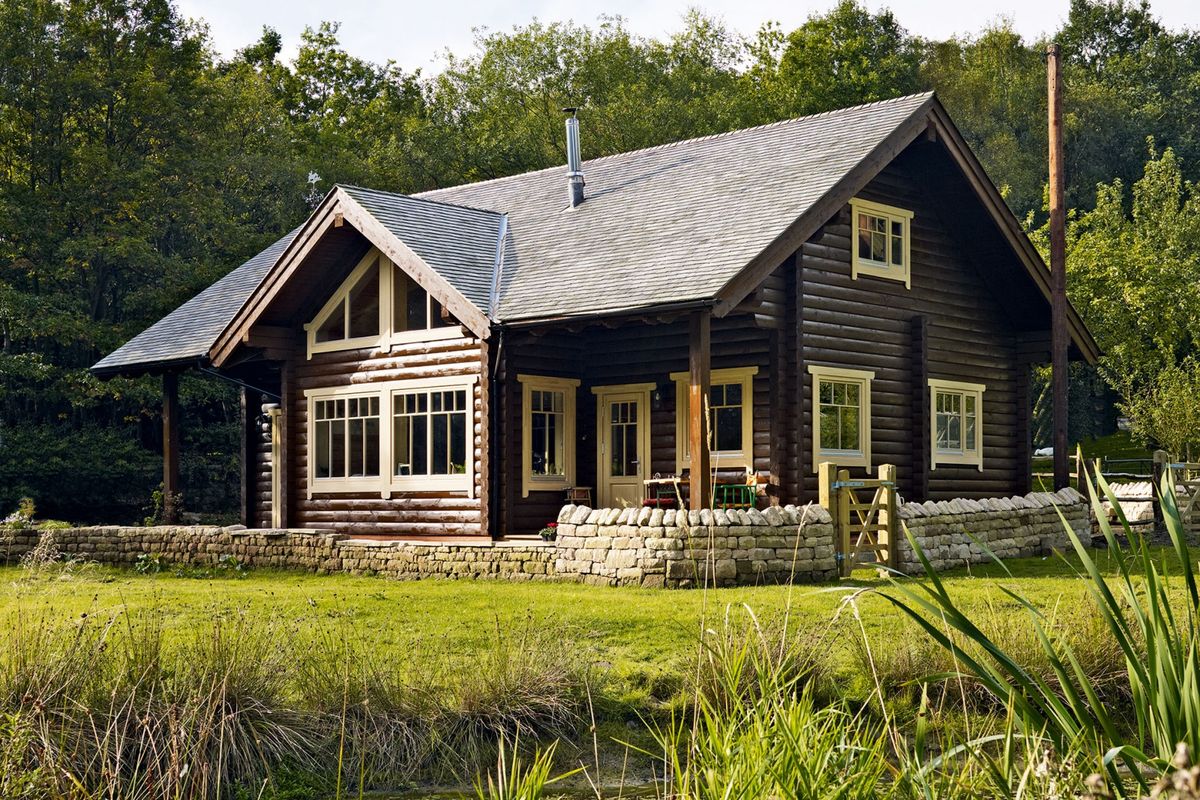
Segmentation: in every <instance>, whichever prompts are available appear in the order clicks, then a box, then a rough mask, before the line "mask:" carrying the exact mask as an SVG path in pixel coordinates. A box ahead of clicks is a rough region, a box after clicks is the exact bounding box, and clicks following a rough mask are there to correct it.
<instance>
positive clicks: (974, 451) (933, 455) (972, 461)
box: [929, 378, 987, 472]
mask: <svg viewBox="0 0 1200 800" xmlns="http://www.w3.org/2000/svg"><path fill="white" fill-rule="evenodd" d="M986 391H987V386H986V385H984V384H982V383H966V382H964V381H950V380H942V379H940V378H930V379H929V468H930V470H935V469H937V467H938V465H939V464H946V465H957V466H969V467H975V468H977V469H978V470H979V471H980V472H983V393H984V392H986ZM939 394H956V395H959V396H960V397H962V399H963V404H964V406H965V404H966V398H967V397H972V398H974V400H975V447H973V448H967V447H966V442H965V438H966V437H965V431H964V437H963V438H964V442H963V447H962V448H960V449H958V450H943V449H939V448H938V444H937V398H938V395H939ZM963 413H964V414H965V413H966V412H965V409H964V412H963Z"/></svg>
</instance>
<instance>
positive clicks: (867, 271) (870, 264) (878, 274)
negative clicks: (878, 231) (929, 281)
mask: <svg viewBox="0 0 1200 800" xmlns="http://www.w3.org/2000/svg"><path fill="white" fill-rule="evenodd" d="M863 275H866V276H868V277H871V278H882V279H883V280H888V281H895V282H896V283H903V284H904V286H905V288H909V289H911V288H912V283H911V279H910V277H909V273H908V271H907V270H904V269H902V268H900V267H885V266H884V265H882V264H879V263H876V262H874V261H863V260H862V259H859V260H858V261H856V262H854V274H853V275H851V276H850V277H852V278H854V279H855V280H857V279H858V278H860V277H862V276H863Z"/></svg>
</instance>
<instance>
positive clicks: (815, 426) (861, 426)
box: [808, 364, 875, 473]
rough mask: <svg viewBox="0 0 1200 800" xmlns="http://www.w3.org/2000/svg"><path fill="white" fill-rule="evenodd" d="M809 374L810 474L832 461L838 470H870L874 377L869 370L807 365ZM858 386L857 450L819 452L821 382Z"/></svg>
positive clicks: (820, 449) (820, 450) (821, 450)
mask: <svg viewBox="0 0 1200 800" xmlns="http://www.w3.org/2000/svg"><path fill="white" fill-rule="evenodd" d="M808 374H809V375H811V376H812V471H813V472H814V473H815V472H818V471H819V469H820V464H821V462H822V461H832V462H833V463H835V464H837V465H838V466H839V467H863V468H865V469H867V470H868V471H869V470H870V469H871V381H873V380H874V379H875V373H874V372H872V371H870V370H862V369H846V368H844V367H829V366H822V365H819V364H810V365H809V367H808ZM822 380H828V381H836V382H838V383H857V384H858V385H859V392H858V397H859V405H858V431H859V448H858V449H857V450H823V449H822V448H821V381H822Z"/></svg>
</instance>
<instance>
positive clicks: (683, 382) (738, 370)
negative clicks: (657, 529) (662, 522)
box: [670, 366, 758, 472]
mask: <svg viewBox="0 0 1200 800" xmlns="http://www.w3.org/2000/svg"><path fill="white" fill-rule="evenodd" d="M757 374H758V367H756V366H747V367H731V368H728V369H714V370H712V371H711V372H710V373H709V378H708V384H709V386H710V387H711V386H723V385H727V384H733V383H737V384H741V386H742V449H741V450H714V451H712V452H711V453H709V462H710V466H712V467H713V468H716V467H718V466H722V465H723V466H744V467H746V468H747V469H753V468H754V376H755V375H757ZM670 378H671V380H672V381H674V382H675V471H676V472H682V471H683V470H685V469H688V468H689V467H691V464H692V454H691V444H690V443H691V437H690V436H689V435H688V433H689V429H690V427H691V426H690V423H689V422H688V418H689V417H690V416H691V415H690V414H689V413H688V412H689V409H688V394H689V387H690V385H691V383H690V381H691V376H690V373H687V372H672V373H671V375H670ZM707 403H708V399H707V398H706V399H705V404H706V406H705V408H706V410H707ZM710 428H711V423H710ZM712 433H713V432H712V430H710V431H709V434H710V435H712Z"/></svg>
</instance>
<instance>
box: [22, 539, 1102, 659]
mask: <svg viewBox="0 0 1200 800" xmlns="http://www.w3.org/2000/svg"><path fill="white" fill-rule="evenodd" d="M1097 557H1098V558H1099V559H1100V561H1101V563H1102V564H1107V562H1108V559H1107V556H1106V554H1105V553H1104V552H1103V551H1100V552H1098V553H1097ZM1072 564H1073V560H1072V562H1070V563H1064V562H1063V561H1062V560H1061V559H1059V558H1058V557H1056V556H1055V557H1047V558H1039V559H1023V560H1018V561H1010V562H1008V566H1009V568H1010V569H1012V570H1013V572H1014V573H1015V577H1014V578H1012V579H1009V578H1007V577H1004V576H1003V572H1002V571H1001V570H1000V569H999V568H997V567H995V566H990V565H989V566H988V567H986V568H977V569H973V570H971V571H970V572H967V571H958V572H954V573H950V574H949V576H948V578H947V584H948V586H949V588H950V590H951V591H952V592H953V593H954V594H955V595H956V596H958V597H959V598H960V599H961V600H962V602H963V603H964V604H965V605H966V606H967V607H968V608H969V609H974V610H978V611H979V612H980V614H981V615H985V614H986V615H990V616H993V617H994V616H996V615H997V612H1000V614H1001V615H1002V616H1008V613H1007V612H1008V610H1009V609H1011V612H1012V613H1013V614H1019V613H1020V610H1019V608H1018V607H1017V606H1016V604H1015V603H1014V602H1013V601H1012V600H1010V599H1009V598H1007V597H1006V596H1005V595H1004V594H1003V593H1002V592H1001V591H1000V586H1001V585H1006V586H1009V587H1010V588H1014V589H1016V590H1017V591H1019V592H1020V593H1022V594H1025V595H1026V596H1028V597H1030V598H1031V599H1033V600H1034V602H1035V603H1038V604H1040V605H1043V606H1045V607H1047V608H1050V607H1054V606H1058V607H1064V608H1073V607H1078V606H1079V605H1080V604H1081V603H1085V602H1086V601H1085V600H1084V596H1085V595H1084V591H1085V586H1084V583H1083V581H1081V580H1080V579H1078V578H1077V577H1076V575H1075V573H1074V570H1073V566H1072ZM873 575H874V574H873V573H872V572H870V571H862V572H859V573H856V576H861V579H860V580H855V581H853V582H845V583H841V584H826V585H818V586H795V587H790V588H789V587H782V586H769V587H754V588H739V589H721V590H709V591H701V590H678V591H664V590H638V589H627V588H622V589H613V588H597V587H588V586H582V585H578V584H568V583H508V582H499V581H448V580H427V581H419V582H395V581H388V580H385V579H381V578H372V577H351V576H345V575H328V576H319V575H308V574H296V573H283V572H270V571H262V570H256V571H253V572H250V573H249V574H247V575H245V576H244V577H241V578H235V577H230V578H220V579H194V578H182V577H175V576H173V575H169V574H165V573H164V574H160V575H154V576H144V575H139V574H136V573H134V572H131V571H125V570H115V569H106V568H98V567H85V568H83V569H82V570H78V571H73V572H69V573H67V574H65V575H62V576H44V577H31V576H29V575H27V574H26V573H24V572H23V571H22V570H20V569H18V568H13V567H9V568H0V581H3V583H4V584H5V586H6V590H5V591H4V592H3V593H2V594H0V622H4V623H8V622H11V621H12V620H13V619H14V618H15V617H21V618H23V619H24V620H25V621H32V620H38V621H57V620H62V621H64V622H65V621H69V620H72V619H78V618H79V617H80V616H81V615H83V614H87V615H89V616H95V615H100V616H102V617H108V616H113V615H118V614H119V612H121V611H130V612H133V613H135V614H153V615H154V616H155V617H156V618H157V619H158V620H159V622H160V624H161V625H162V626H163V629H164V631H165V633H166V634H167V636H168V637H174V636H180V635H187V634H188V633H189V632H191V631H194V630H196V629H199V628H202V627H203V626H204V625H206V624H208V623H209V621H210V620H211V619H212V618H213V617H214V616H216V615H220V614H224V613H229V612H231V611H245V612H248V613H250V614H252V615H254V616H259V617H263V618H269V619H272V620H278V621H284V622H288V623H293V624H295V625H296V629H297V630H298V631H299V632H300V633H301V635H305V634H306V633H307V632H320V631H324V632H329V631H336V632H338V633H339V634H341V633H345V634H347V635H352V636H356V637H358V636H361V637H366V639H367V640H368V641H370V642H371V643H372V647H373V648H377V649H378V651H379V652H385V653H386V652H389V651H390V652H397V653H407V654H411V653H414V652H421V651H422V649H429V650H430V651H434V650H436V652H448V653H452V654H456V655H460V656H462V657H464V658H468V659H469V658H470V654H471V652H472V650H474V649H476V648H478V647H480V646H482V645H485V644H487V643H488V641H489V640H490V639H492V638H493V637H495V636H496V635H497V631H514V630H523V629H528V626H530V625H532V626H535V627H538V628H548V629H553V630H554V631H556V632H560V634H561V636H562V637H563V638H564V639H566V640H568V641H571V642H573V643H575V644H577V645H579V646H580V647H581V648H583V649H585V650H586V652H587V653H588V655H589V657H591V658H594V659H595V661H596V662H598V663H601V664H611V665H612V667H613V671H614V672H615V674H616V675H617V676H623V677H624V678H625V679H630V678H633V679H635V680H634V682H635V683H636V682H637V681H636V677H637V676H638V675H643V676H644V675H647V674H653V673H656V672H657V671H659V670H661V669H663V668H664V667H670V666H671V665H672V664H675V665H678V664H679V663H680V662H679V660H680V659H683V658H685V657H686V656H687V655H688V654H689V653H694V652H695V644H696V642H697V637H698V631H699V625H700V623H701V621H702V620H704V621H705V624H706V625H708V626H710V627H715V626H718V625H719V624H720V620H721V617H722V615H723V614H725V613H726V609H727V608H728V607H730V606H734V607H736V606H739V605H741V604H745V605H746V606H749V607H750V608H752V609H753V610H754V612H755V613H756V615H758V616H759V618H760V619H763V620H770V619H777V618H778V616H779V615H780V614H781V613H782V612H784V611H785V610H787V609H790V612H789V613H790V619H791V620H792V621H793V622H794V624H796V625H798V626H800V627H803V628H807V629H809V630H811V631H813V632H814V634H815V635H825V634H827V635H828V636H829V638H830V641H829V646H830V648H832V649H837V648H839V647H845V645H846V641H847V640H848V639H849V638H857V639H861V633H860V631H859V629H858V623H857V622H855V621H854V619H853V614H852V613H850V612H849V610H845V611H843V613H842V614H841V615H840V618H839V620H838V622H837V623H836V625H834V624H832V623H833V620H834V618H835V615H837V613H838V610H839V607H841V606H843V605H844V603H845V598H846V597H847V595H848V594H850V593H852V592H853V591H854V590H856V589H862V588H867V589H883V588H886V582H884V581H882V580H880V579H878V578H875V577H874V576H873ZM855 603H856V604H857V607H858V609H859V610H860V611H861V618H862V624H863V625H864V626H865V628H866V630H867V631H868V633H869V634H871V639H873V640H877V641H880V642H883V643H886V642H888V641H890V640H893V639H894V637H896V636H897V635H898V633H899V632H902V631H907V630H909V628H907V627H906V623H905V622H904V620H903V619H902V617H901V615H900V613H899V612H898V611H897V610H895V609H894V608H893V607H892V606H891V605H890V604H889V603H887V602H886V601H885V600H883V599H882V598H881V597H879V596H878V595H877V594H874V593H872V592H869V591H868V592H865V593H862V594H860V595H859V596H857V598H856V600H855ZM775 624H777V623H775Z"/></svg>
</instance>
